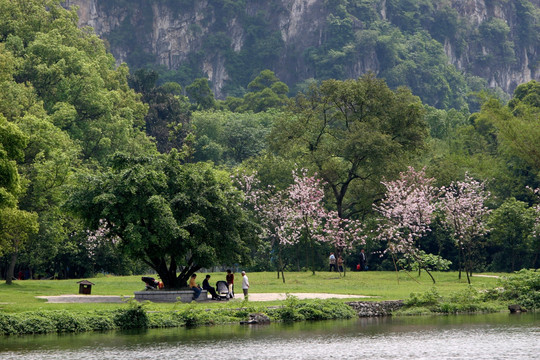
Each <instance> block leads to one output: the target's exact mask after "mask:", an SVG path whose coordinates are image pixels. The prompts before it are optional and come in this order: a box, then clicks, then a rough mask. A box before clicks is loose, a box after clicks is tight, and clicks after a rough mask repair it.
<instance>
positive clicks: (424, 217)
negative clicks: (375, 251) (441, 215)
mask: <svg viewBox="0 0 540 360" xmlns="http://www.w3.org/2000/svg"><path fill="white" fill-rule="evenodd" d="M433 181H434V179H433V178H427V177H426V174H425V172H424V170H423V169H422V170H420V171H416V170H415V169H414V168H412V167H409V169H408V171H406V172H402V173H400V176H399V178H398V179H397V180H394V181H384V182H382V183H383V184H384V186H385V187H386V194H385V197H384V198H383V200H382V201H381V202H380V203H379V204H376V205H374V208H375V210H376V211H377V212H378V213H379V214H380V215H381V218H380V219H379V223H378V227H377V229H376V230H375V233H376V235H375V239H377V240H379V241H383V242H385V244H386V249H385V250H384V251H383V254H384V253H389V254H390V256H391V257H392V260H393V262H394V267H395V269H396V272H397V271H398V269H397V258H399V257H400V256H403V257H405V258H407V259H412V260H414V261H416V262H418V264H419V267H420V268H424V270H425V271H426V272H427V273H428V274H429V276H430V277H431V279H432V280H433V283H435V279H434V278H433V276H432V275H431V273H430V272H429V270H428V269H427V267H425V266H422V259H421V256H420V255H421V254H420V248H419V241H420V239H421V238H422V237H423V236H425V235H426V234H427V232H428V231H430V228H429V225H430V223H431V219H432V215H433V212H434V211H435V208H436V199H437V189H436V188H435V187H434V186H433Z"/></svg>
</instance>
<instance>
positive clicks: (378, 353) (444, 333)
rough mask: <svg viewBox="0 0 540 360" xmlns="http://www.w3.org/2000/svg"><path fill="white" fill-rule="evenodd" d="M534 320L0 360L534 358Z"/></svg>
mask: <svg viewBox="0 0 540 360" xmlns="http://www.w3.org/2000/svg"><path fill="white" fill-rule="evenodd" d="M539 315H540V314H522V315H518V316H512V315H508V314H491V315H471V316H463V315H462V316H436V317H399V318H370V319H353V320H347V321H324V322H311V323H294V324H271V325H267V326H240V325H228V326H213V327H199V328H195V329H184V328H179V329H164V330H155V329H152V330H147V331H142V332H141V331H136V332H108V333H100V334H96V333H90V334H79V335H60V336H58V335H46V336H21V337H9V338H3V339H0V358H1V359H17V360H19V359H38V360H41V359H42V360H45V359H129V360H134V359H160V360H164V359H206V358H219V359H283V358H286V359H359V358H366V359H538V358H539V354H540V316H539Z"/></svg>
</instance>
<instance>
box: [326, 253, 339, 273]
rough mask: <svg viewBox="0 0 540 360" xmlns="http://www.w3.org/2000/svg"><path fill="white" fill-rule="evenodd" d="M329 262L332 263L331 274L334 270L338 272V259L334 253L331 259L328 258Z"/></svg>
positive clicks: (331, 254)
mask: <svg viewBox="0 0 540 360" xmlns="http://www.w3.org/2000/svg"><path fill="white" fill-rule="evenodd" d="M328 262H329V263H330V272H331V271H332V269H334V271H337V268H336V257H335V256H334V253H333V252H331V253H330V257H329V258H328Z"/></svg>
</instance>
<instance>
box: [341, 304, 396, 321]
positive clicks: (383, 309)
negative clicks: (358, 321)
mask: <svg viewBox="0 0 540 360" xmlns="http://www.w3.org/2000/svg"><path fill="white" fill-rule="evenodd" d="M345 304H347V305H349V306H351V307H352V308H353V309H354V310H355V311H356V313H357V314H358V317H373V316H388V315H392V312H393V311H396V310H398V309H400V308H401V307H403V300H390V301H377V302H375V301H373V302H372V301H351V302H346V303H345Z"/></svg>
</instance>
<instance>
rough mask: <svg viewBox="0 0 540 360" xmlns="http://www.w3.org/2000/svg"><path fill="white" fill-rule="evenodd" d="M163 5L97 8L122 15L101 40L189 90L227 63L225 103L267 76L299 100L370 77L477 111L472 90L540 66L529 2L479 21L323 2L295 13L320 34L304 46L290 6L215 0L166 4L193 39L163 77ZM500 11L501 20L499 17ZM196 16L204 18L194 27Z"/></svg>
mask: <svg viewBox="0 0 540 360" xmlns="http://www.w3.org/2000/svg"><path fill="white" fill-rule="evenodd" d="M157 1H158V0H153V1H147V0H144V1H141V0H139V1H134V2H132V3H130V6H127V5H126V2H125V1H124V0H101V1H98V2H97V4H98V7H102V8H103V9H104V12H105V13H111V12H112V10H113V9H115V10H116V12H121V13H124V14H125V16H124V17H123V19H124V20H123V21H122V22H121V23H120V24H119V26H118V27H115V28H113V29H112V30H111V31H110V32H109V33H105V34H103V36H104V37H105V38H106V39H107V40H108V41H109V42H110V43H111V49H112V51H113V52H114V53H117V54H123V55H124V58H125V59H126V60H127V63H128V64H129V65H130V66H131V67H133V68H140V67H153V68H155V69H159V70H158V71H159V72H160V74H161V75H162V77H163V81H176V82H179V83H180V84H182V85H183V86H187V85H189V84H191V83H192V82H193V81H195V80H196V79H197V78H201V77H203V76H204V73H208V70H207V69H204V65H203V64H204V63H208V62H213V61H215V60H216V59H220V61H222V62H223V65H224V67H225V69H226V72H227V80H226V82H225V84H224V86H223V89H222V91H223V97H226V96H231V97H235V98H241V97H243V96H244V94H245V93H246V91H249V88H248V84H249V83H250V82H251V81H252V79H253V78H254V77H255V76H256V75H257V74H259V73H260V72H261V71H262V70H264V69H272V70H273V71H274V72H275V73H277V74H279V75H280V77H282V78H284V79H287V81H286V82H287V85H288V86H289V87H290V88H291V89H293V91H294V92H296V91H298V90H301V89H302V88H303V87H304V86H305V84H306V81H310V79H316V80H318V81H319V80H325V79H332V78H333V79H339V80H344V79H346V78H350V77H358V76H360V75H362V73H365V72H367V71H373V72H376V73H377V74H378V75H379V76H380V77H382V78H384V79H386V81H387V83H388V84H389V86H390V87H392V88H396V87H398V86H408V87H409V88H410V89H411V90H412V92H413V93H414V94H415V95H417V96H420V97H421V98H422V101H423V102H425V103H427V104H429V105H431V106H435V107H437V108H440V109H449V108H455V109H461V108H467V107H471V106H472V107H474V106H476V104H475V101H474V99H473V98H471V97H470V95H469V92H471V91H479V90H481V89H483V88H486V87H487V84H488V81H491V80H492V78H493V74H494V73H497V72H499V71H501V69H504V70H503V71H507V70H510V69H514V70H517V69H519V67H527V66H530V67H533V66H536V65H533V64H536V63H537V62H538V56H539V54H538V51H537V50H535V49H538V47H539V44H540V38H539V37H538V35H537V34H538V33H539V31H538V30H539V28H538V27H539V21H538V20H539V18H540V12H539V10H538V7H537V4H536V5H535V3H534V2H533V1H529V0H512V1H498V2H489V1H488V2H486V8H485V9H481V8H482V5H478V6H474V9H475V11H478V12H480V11H483V12H482V13H481V15H480V14H478V16H479V17H482V18H483V21H479V22H477V21H476V20H475V19H476V17H477V16H476V15H477V14H475V16H471V11H472V10H471V9H470V8H472V7H473V5H470V6H469V4H468V2H465V3H464V2H463V1H453V0H442V1H441V0H421V1H412V0H392V1H389V0H387V1H381V0H332V1H318V2H317V4H310V5H305V6H304V7H303V8H301V10H302V11H303V12H302V13H301V15H299V14H298V13H296V14H295V15H296V16H302V17H305V18H306V20H305V21H308V22H310V23H313V26H314V29H316V30H315V31H312V33H304V34H301V37H302V39H297V37H298V34H295V33H294V25H291V28H292V29H291V34H288V33H287V31H288V29H287V27H286V26H284V25H282V22H283V19H282V17H284V18H287V17H288V16H291V14H292V13H295V12H297V11H299V9H296V8H294V9H291V7H293V5H292V4H290V3H287V2H282V1H278V0H270V1H265V2H258V3H252V4H248V3H246V1H243V0H215V1H210V2H208V3H207V4H206V5H205V8H204V9H201V8H200V7H198V6H196V2H192V1H181V2H179V1H161V0H160V3H161V4H162V5H163V6H167V7H168V10H169V12H172V13H173V14H174V15H175V16H177V17H178V18H179V19H181V20H180V21H185V22H186V23H187V24H188V27H189V31H187V32H186V36H187V37H189V38H190V39H192V41H190V45H189V46H190V48H189V50H188V51H187V53H185V54H184V50H183V51H182V55H179V56H181V57H182V60H180V61H177V62H176V61H174V60H173V61H171V60H169V62H170V64H169V66H170V68H168V69H166V68H164V67H161V66H157V64H156V63H157V60H156V59H157V56H156V55H157V54H156V53H155V50H153V49H152V47H151V46H150V43H151V42H152V41H155V39H154V40H150V38H151V37H152V35H151V34H152V31H153V30H155V29H152V26H153V24H154V23H155V19H153V16H156V15H153V14H154V13H153V12H152V11H151V10H150V7H151V5H152V3H153V2H157ZM310 6H313V7H316V8H317V9H318V11H313V10H312V9H310ZM484 12H485V13H484ZM501 13H503V14H504V18H500V17H498V16H501V15H500V14H501ZM195 14H196V16H199V17H200V19H198V20H196V21H192V20H187V19H188V18H189V19H191V18H195ZM484 17H485V19H484ZM293 22H299V23H301V22H302V19H293ZM445 50H446V51H445ZM447 54H448V55H447ZM449 56H451V57H452V62H450V59H449ZM161 61H163V60H161ZM452 64H459V66H460V69H457V68H456V67H455V66H454V65H452ZM517 71H519V70H517ZM209 76H212V75H209ZM516 85H517V84H513V86H512V87H515V86H516Z"/></svg>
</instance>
